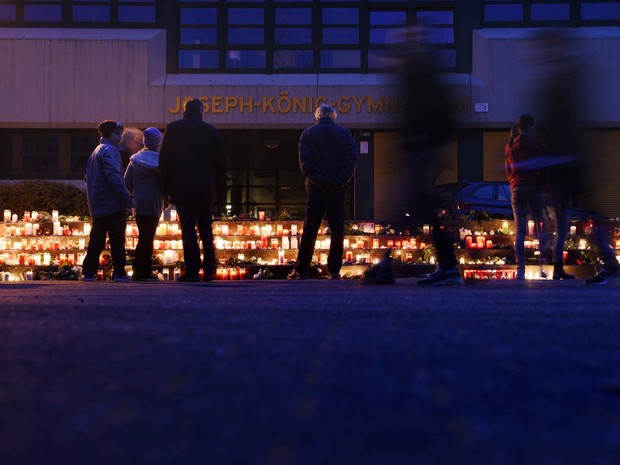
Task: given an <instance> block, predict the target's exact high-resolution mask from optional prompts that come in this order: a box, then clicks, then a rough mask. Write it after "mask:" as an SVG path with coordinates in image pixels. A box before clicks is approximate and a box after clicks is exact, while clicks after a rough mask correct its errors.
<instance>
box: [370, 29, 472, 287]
mask: <svg viewBox="0 0 620 465" xmlns="http://www.w3.org/2000/svg"><path fill="white" fill-rule="evenodd" d="M406 34H407V37H406V39H407V40H406V47H404V48H403V50H402V68H401V70H400V73H401V92H402V93H403V106H404V109H403V116H404V117H403V121H402V122H401V124H402V126H403V131H404V140H403V149H404V151H405V153H406V159H407V164H408V174H409V177H410V191H409V192H408V193H406V194H405V195H407V197H408V198H407V212H408V214H409V218H408V222H409V224H410V226H411V227H412V228H413V229H416V230H417V229H421V228H422V226H423V225H424V224H428V225H430V229H431V238H432V241H433V245H434V246H435V250H436V253H437V269H436V270H435V272H433V273H432V274H430V275H428V276H427V277H425V278H422V279H420V280H418V282H417V283H418V284H419V285H420V286H443V285H454V284H463V279H462V277H461V274H460V272H459V270H458V268H457V260H456V255H455V253H454V240H453V238H452V237H451V236H450V235H449V234H448V233H447V232H446V231H445V229H443V228H442V227H441V224H440V221H439V218H438V215H437V212H436V209H435V205H436V201H435V199H434V195H433V187H434V184H435V180H436V178H437V176H438V175H439V173H440V171H441V169H442V167H441V166H440V164H439V160H438V150H439V149H440V148H441V147H442V146H443V145H445V144H446V143H448V142H449V140H450V138H451V137H452V134H453V129H454V127H453V122H452V115H451V102H450V93H449V91H448V89H447V88H446V86H445V85H443V83H442V82H441V81H440V79H439V76H438V75H437V72H436V70H435V66H434V64H433V61H432V54H431V50H429V49H428V47H427V46H426V45H425V43H424V40H423V37H422V36H423V34H425V30H424V29H423V28H421V27H420V26H411V27H409V28H408V29H407V30H406ZM372 271H373V270H371V272H372Z"/></svg>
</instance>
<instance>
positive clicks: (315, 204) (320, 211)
mask: <svg viewBox="0 0 620 465" xmlns="http://www.w3.org/2000/svg"><path fill="white" fill-rule="evenodd" d="M345 198H346V191H345V190H340V191H338V193H337V194H336V195H333V196H330V195H326V194H324V193H322V192H321V191H320V190H319V189H318V188H316V187H314V186H313V185H312V184H311V185H309V186H308V192H307V196H306V218H305V220H304V230H303V233H302V235H301V242H300V244H299V251H298V253H297V265H296V266H295V269H296V270H297V272H298V273H299V274H308V269H309V268H310V263H311V262H312V254H313V253H314V244H315V243H316V236H317V234H318V232H319V228H320V227H321V221H323V216H324V215H326V216H327V223H328V224H329V229H330V231H331V242H330V246H329V254H328V256H327V270H328V271H329V272H330V273H332V274H336V273H340V268H341V267H342V252H343V248H344V213H345Z"/></svg>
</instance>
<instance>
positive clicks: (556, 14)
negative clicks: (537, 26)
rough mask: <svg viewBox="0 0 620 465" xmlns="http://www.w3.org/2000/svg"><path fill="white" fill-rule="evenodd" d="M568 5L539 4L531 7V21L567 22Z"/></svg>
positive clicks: (568, 14)
mask: <svg viewBox="0 0 620 465" xmlns="http://www.w3.org/2000/svg"><path fill="white" fill-rule="evenodd" d="M569 19H570V5H569V4H568V3H561V4H556V3H541V4H540V5H532V20H533V21H568V20H569Z"/></svg>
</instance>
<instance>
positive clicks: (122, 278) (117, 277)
mask: <svg viewBox="0 0 620 465" xmlns="http://www.w3.org/2000/svg"><path fill="white" fill-rule="evenodd" d="M112 281H114V282H115V283H128V282H130V281H131V279H129V276H127V275H125V274H119V275H112Z"/></svg>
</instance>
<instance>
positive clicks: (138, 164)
mask: <svg viewBox="0 0 620 465" xmlns="http://www.w3.org/2000/svg"><path fill="white" fill-rule="evenodd" d="M161 140H162V135H161V132H159V130H158V129H157V128H147V129H145V130H144V136H143V141H144V148H143V149H142V150H140V151H139V152H138V153H135V154H134V155H132V156H131V158H130V159H129V165H128V166H127V171H126V172H125V186H126V187H127V190H129V192H131V194H132V195H133V198H134V202H135V204H136V207H135V215H136V223H137V224H138V245H137V246H136V252H135V257H134V261H133V276H132V277H131V279H132V281H149V280H157V278H156V277H154V276H153V273H152V270H151V264H152V256H153V239H154V238H155V233H156V231H157V225H158V224H159V218H160V216H161V213H162V211H163V209H164V195H163V190H162V184H161V178H160V175H159V147H160V146H161Z"/></svg>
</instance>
